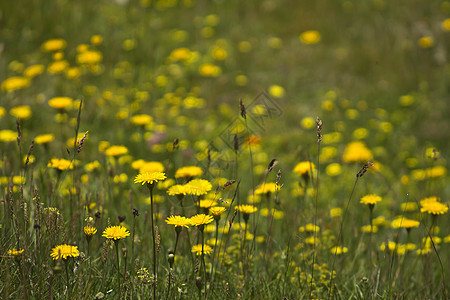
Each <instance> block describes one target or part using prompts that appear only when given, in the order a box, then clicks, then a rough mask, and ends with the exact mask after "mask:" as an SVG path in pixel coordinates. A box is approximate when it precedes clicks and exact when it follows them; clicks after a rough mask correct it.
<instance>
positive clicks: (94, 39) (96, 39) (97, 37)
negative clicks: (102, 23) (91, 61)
mask: <svg viewBox="0 0 450 300" xmlns="http://www.w3.org/2000/svg"><path fill="white" fill-rule="evenodd" d="M90 41H91V44H92V45H94V46H98V45H100V44H101V43H102V42H103V37H102V36H101V35H99V34H96V35H93V36H91V39H90Z"/></svg>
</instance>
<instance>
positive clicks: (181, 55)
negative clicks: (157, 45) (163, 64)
mask: <svg viewBox="0 0 450 300" xmlns="http://www.w3.org/2000/svg"><path fill="white" fill-rule="evenodd" d="M190 56H191V51H190V50H189V49H188V48H178V49H175V50H173V51H172V52H171V53H170V56H169V59H170V60H171V61H186V60H188V59H189V57H190Z"/></svg>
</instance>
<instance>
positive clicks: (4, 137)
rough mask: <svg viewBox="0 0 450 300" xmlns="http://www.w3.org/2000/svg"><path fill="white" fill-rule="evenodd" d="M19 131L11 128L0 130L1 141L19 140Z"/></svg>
mask: <svg viewBox="0 0 450 300" xmlns="http://www.w3.org/2000/svg"><path fill="white" fill-rule="evenodd" d="M17 136H18V134H17V132H15V131H12V130H9V129H4V130H0V141H2V142H7V143H8V142H12V141H16V140H17Z"/></svg>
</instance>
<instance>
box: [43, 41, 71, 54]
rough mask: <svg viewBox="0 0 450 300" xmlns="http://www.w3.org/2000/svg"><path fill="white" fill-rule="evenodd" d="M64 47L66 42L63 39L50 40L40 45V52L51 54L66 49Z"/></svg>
mask: <svg viewBox="0 0 450 300" xmlns="http://www.w3.org/2000/svg"><path fill="white" fill-rule="evenodd" d="M66 46H67V42H66V41H65V40H63V39H51V40H47V41H45V42H44V43H43V44H42V45H41V49H42V51H45V52H53V51H58V50H63V49H64V48H66Z"/></svg>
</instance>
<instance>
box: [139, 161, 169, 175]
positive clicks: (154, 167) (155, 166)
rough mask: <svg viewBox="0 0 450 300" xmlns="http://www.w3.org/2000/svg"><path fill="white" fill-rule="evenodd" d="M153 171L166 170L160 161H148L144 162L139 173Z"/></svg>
mask: <svg viewBox="0 0 450 300" xmlns="http://www.w3.org/2000/svg"><path fill="white" fill-rule="evenodd" d="M147 172H148V173H153V172H164V165H163V164H162V163H160V162H159V161H148V162H144V163H143V164H142V165H141V166H140V168H139V173H147Z"/></svg>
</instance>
